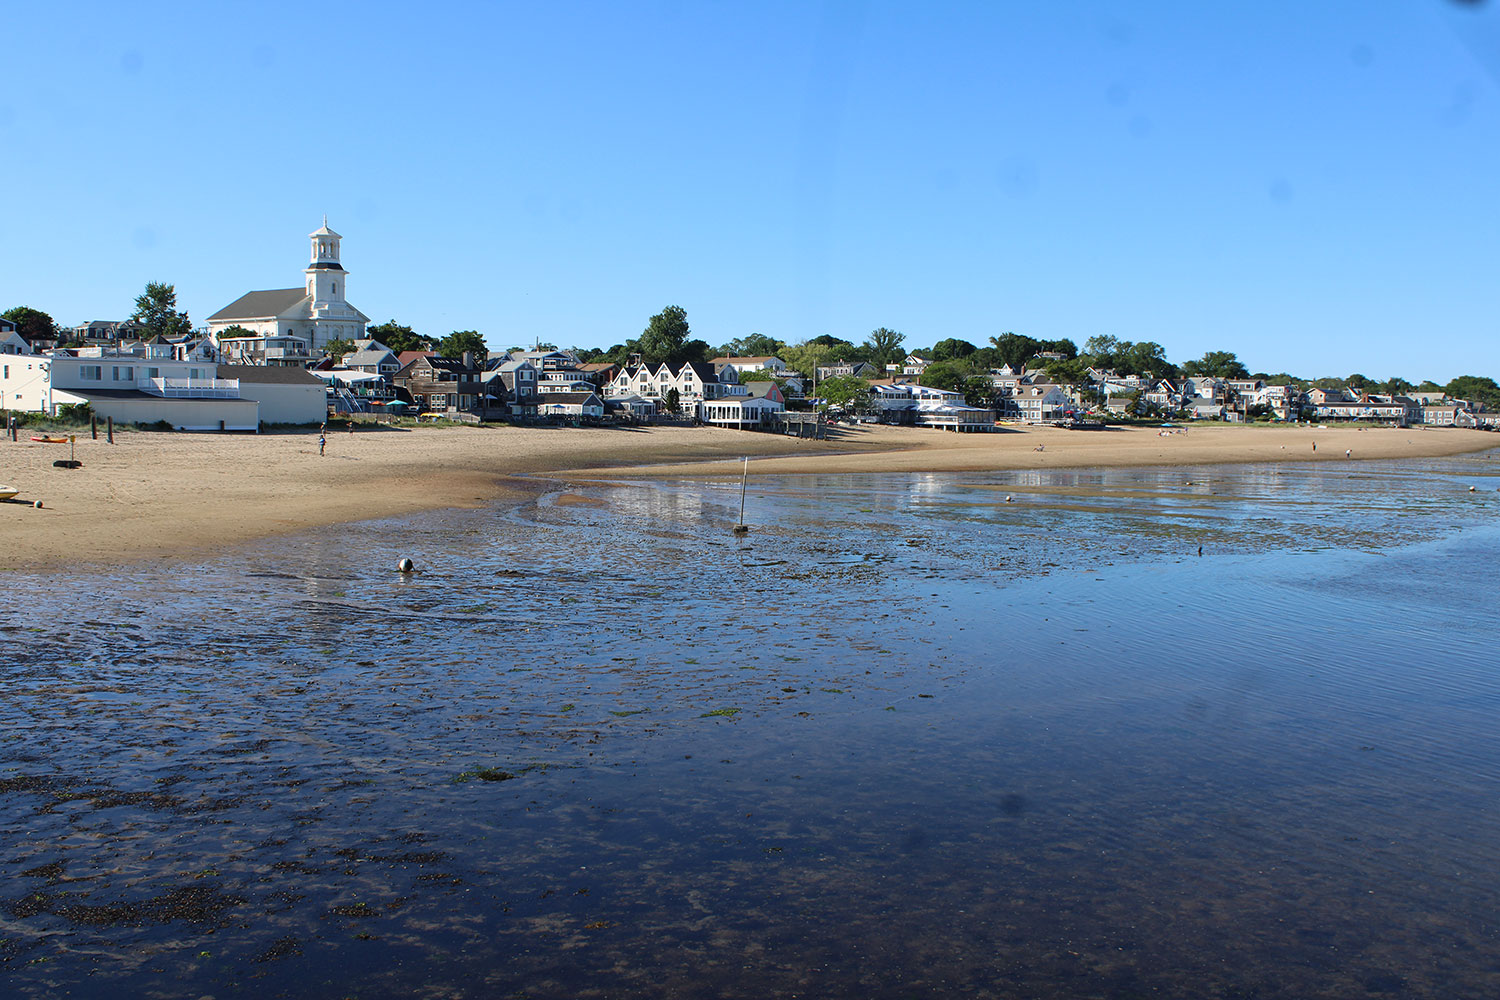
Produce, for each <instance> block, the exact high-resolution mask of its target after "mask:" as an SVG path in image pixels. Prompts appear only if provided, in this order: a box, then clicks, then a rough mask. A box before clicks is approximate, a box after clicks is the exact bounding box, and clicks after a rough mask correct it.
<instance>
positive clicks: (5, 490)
mask: <svg viewBox="0 0 1500 1000" xmlns="http://www.w3.org/2000/svg"><path fill="white" fill-rule="evenodd" d="M19 492H21V491H20V490H18V489H16V488H15V487H14V486H0V500H10V499H13V498H14V497H15V495H16V494H17V493H19Z"/></svg>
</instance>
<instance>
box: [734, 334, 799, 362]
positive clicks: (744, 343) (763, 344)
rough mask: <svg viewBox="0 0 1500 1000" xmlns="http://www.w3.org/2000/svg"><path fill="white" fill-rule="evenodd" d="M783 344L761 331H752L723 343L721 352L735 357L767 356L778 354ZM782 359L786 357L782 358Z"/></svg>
mask: <svg viewBox="0 0 1500 1000" xmlns="http://www.w3.org/2000/svg"><path fill="white" fill-rule="evenodd" d="M785 346H786V345H785V344H783V343H782V342H781V341H779V340H777V339H776V338H775V337H767V336H766V335H765V334H763V333H752V334H750V335H748V336H745V337H740V338H738V339H736V340H731V341H730V342H729V343H727V344H725V345H724V350H723V353H724V354H725V355H727V356H729V357H735V358H762V357H766V358H769V357H775V356H779V354H778V352H779V351H780V350H781V349H782V348H783V347H785ZM782 360H783V361H785V360H786V359H785V358H782Z"/></svg>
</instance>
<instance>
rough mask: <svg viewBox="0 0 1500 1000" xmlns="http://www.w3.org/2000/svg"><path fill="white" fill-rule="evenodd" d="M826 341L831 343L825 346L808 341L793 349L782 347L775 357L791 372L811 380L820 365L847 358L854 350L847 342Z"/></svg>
mask: <svg viewBox="0 0 1500 1000" xmlns="http://www.w3.org/2000/svg"><path fill="white" fill-rule="evenodd" d="M817 339H818V340H821V339H823V338H817ZM828 339H830V340H833V343H832V344H826V343H818V342H816V341H815V340H809V341H807V342H806V343H803V344H798V345H796V346H793V347H784V348H782V350H781V353H780V354H778V355H777V357H779V358H781V360H782V361H785V362H786V363H787V365H788V366H789V367H790V368H791V369H792V370H793V371H799V372H801V373H802V374H804V375H806V376H807V377H808V378H812V377H814V376H816V375H817V373H818V367H819V366H820V365H826V364H828V363H830V362H832V361H834V360H836V359H838V358H847V357H849V355H850V353H852V352H853V350H854V345H853V344H851V343H849V342H848V341H847V340H838V339H836V338H828Z"/></svg>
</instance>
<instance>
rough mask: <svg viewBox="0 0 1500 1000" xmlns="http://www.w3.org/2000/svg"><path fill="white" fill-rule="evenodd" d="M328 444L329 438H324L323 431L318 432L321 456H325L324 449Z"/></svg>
mask: <svg viewBox="0 0 1500 1000" xmlns="http://www.w3.org/2000/svg"><path fill="white" fill-rule="evenodd" d="M327 444H328V438H327V437H326V436H324V434H323V432H322V431H318V454H319V455H320V456H321V455H322V454H323V449H324V447H326V446H327Z"/></svg>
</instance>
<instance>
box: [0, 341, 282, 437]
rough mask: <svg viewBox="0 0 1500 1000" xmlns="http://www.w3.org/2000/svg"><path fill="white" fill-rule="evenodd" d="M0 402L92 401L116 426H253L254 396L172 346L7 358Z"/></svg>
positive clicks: (21, 405)
mask: <svg viewBox="0 0 1500 1000" xmlns="http://www.w3.org/2000/svg"><path fill="white" fill-rule="evenodd" d="M0 399H3V405H4V406H5V407H6V408H8V409H13V410H27V411H30V412H35V413H46V414H55V413H57V411H58V408H59V407H62V406H79V405H83V404H87V405H88V406H89V407H90V409H91V410H92V411H93V412H94V413H95V414H96V415H98V416H100V417H109V418H112V419H113V420H115V421H116V422H118V423H142V424H155V423H166V424H169V425H171V426H172V427H174V428H176V429H178V430H255V429H256V427H257V426H258V424H259V422H260V418H259V407H258V404H257V402H256V401H255V400H254V399H251V398H246V397H243V396H242V395H241V393H240V385H239V382H238V381H237V380H235V379H222V378H219V377H218V372H217V369H216V366H214V365H212V364H206V363H203V362H193V361H178V360H177V359H175V358H173V357H172V351H171V346H170V345H142V346H140V347H139V348H138V349H137V350H135V351H121V350H118V349H116V348H112V347H83V348H78V349H77V350H76V352H62V351H59V352H54V353H52V354H33V355H28V356H25V357H17V358H15V359H14V360H11V359H9V358H7V359H6V360H5V361H4V362H3V363H0Z"/></svg>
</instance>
